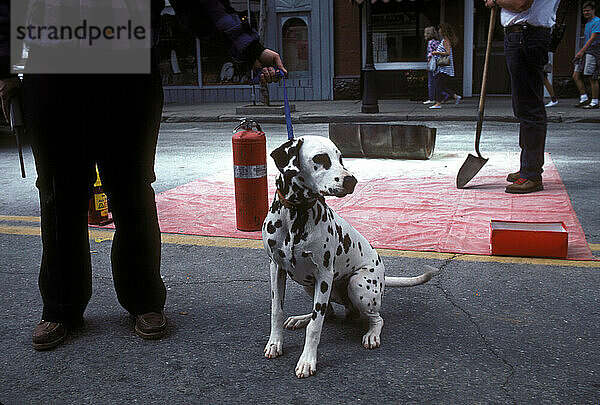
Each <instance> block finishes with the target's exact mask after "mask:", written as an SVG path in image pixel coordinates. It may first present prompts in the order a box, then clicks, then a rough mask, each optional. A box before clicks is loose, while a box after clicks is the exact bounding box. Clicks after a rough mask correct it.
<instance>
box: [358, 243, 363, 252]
mask: <svg viewBox="0 0 600 405" xmlns="http://www.w3.org/2000/svg"><path fill="white" fill-rule="evenodd" d="M358 250H360V251H361V252H362V246H361V245H360V242H358Z"/></svg>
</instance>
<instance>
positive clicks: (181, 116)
mask: <svg viewBox="0 0 600 405" xmlns="http://www.w3.org/2000/svg"><path fill="white" fill-rule="evenodd" d="M546 101H548V100H546ZM576 102H577V100H575V99H560V100H559V104H558V105H557V106H555V107H552V108H548V109H546V113H547V114H548V121H549V122H587V123H590V122H592V123H594V122H600V110H586V109H582V108H575V107H573V106H574V105H575V103H576ZM274 104H281V102H277V103H274ZM292 104H295V106H296V111H295V112H293V113H292V122H293V123H298V124H309V123H328V122H390V121H477V116H478V114H477V109H478V105H479V97H471V98H468V99H463V100H462V101H461V103H460V104H459V105H458V106H455V105H454V104H453V103H447V104H444V105H443V108H442V109H436V110H431V109H429V108H428V106H426V105H423V103H421V102H419V101H410V100H379V103H378V104H379V111H380V112H379V113H377V114H363V113H361V112H360V111H361V106H362V102H361V100H338V101H293V102H292ZM248 105H250V103H249V102H237V103H207V104H167V105H165V107H164V109H163V122H219V121H220V122H235V121H238V120H239V118H241V117H249V118H255V119H256V120H257V121H258V122H260V123H285V117H284V115H283V113H281V114H279V113H278V114H268V115H267V114H260V113H258V112H257V113H256V114H237V113H236V108H237V107H244V106H248ZM485 121H496V122H516V119H515V117H514V115H513V111H512V105H511V100H510V97H508V96H489V97H488V98H487V99H486V105H485Z"/></svg>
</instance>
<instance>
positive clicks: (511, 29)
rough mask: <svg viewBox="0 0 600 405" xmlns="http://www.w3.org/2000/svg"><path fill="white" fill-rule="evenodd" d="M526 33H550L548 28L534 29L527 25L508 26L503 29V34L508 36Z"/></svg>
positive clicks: (534, 27) (532, 26)
mask: <svg viewBox="0 0 600 405" xmlns="http://www.w3.org/2000/svg"><path fill="white" fill-rule="evenodd" d="M526 31H532V32H533V31H538V32H539V31H545V32H550V28H547V27H536V26H534V25H529V24H515V25H509V26H508V27H504V33H505V34H510V33H512V32H526Z"/></svg>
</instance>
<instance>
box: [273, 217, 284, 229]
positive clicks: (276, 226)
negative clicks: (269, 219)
mask: <svg viewBox="0 0 600 405" xmlns="http://www.w3.org/2000/svg"><path fill="white" fill-rule="evenodd" d="M274 225H275V228H281V225H283V223H282V222H281V219H278V220H277V221H275V224H274Z"/></svg>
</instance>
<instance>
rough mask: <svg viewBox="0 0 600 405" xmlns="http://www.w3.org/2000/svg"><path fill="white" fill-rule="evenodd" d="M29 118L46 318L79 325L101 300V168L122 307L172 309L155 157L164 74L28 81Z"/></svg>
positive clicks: (44, 77) (33, 77)
mask: <svg viewBox="0 0 600 405" xmlns="http://www.w3.org/2000/svg"><path fill="white" fill-rule="evenodd" d="M23 88H24V107H25V117H26V122H27V125H28V132H29V134H30V138H31V142H32V149H33V153H34V158H35V164H36V170H37V174H38V179H37V182H36V185H37V188H38V190H39V197H40V211H41V228H42V245H43V252H42V262H41V268H40V275H39V288H40V291H41V295H42V299H43V303H44V309H43V314H42V319H44V320H46V321H54V322H72V321H78V320H80V319H81V317H82V316H83V313H84V311H85V308H86V306H87V303H88V301H89V300H90V297H91V294H92V276H91V275H92V270H91V260H90V247H89V240H88V226H87V212H88V201H89V198H90V197H91V195H92V192H91V191H92V186H93V183H94V181H95V178H96V173H95V164H96V163H97V165H98V168H99V172H100V177H101V180H102V185H103V187H104V191H105V192H106V194H107V196H108V201H109V206H110V208H111V211H112V215H113V218H114V221H115V227H116V232H115V235H114V240H113V244H112V254H111V262H112V271H113V279H114V284H115V289H116V292H117V297H118V300H119V302H120V303H121V305H122V306H123V307H124V308H125V309H126V310H127V311H129V312H130V313H132V314H134V315H137V314H142V313H146V312H154V311H156V312H158V311H161V310H162V309H163V307H164V303H165V298H166V290H165V287H164V284H163V282H162V279H161V277H160V229H159V226H158V219H157V213H156V204H155V195H154V190H153V188H152V186H151V184H152V182H153V181H154V180H155V176H154V156H155V152H156V143H157V138H158V131H159V124H160V118H161V111H162V105H163V93H162V85H161V81H160V76H159V74H158V73H153V74H149V75H26V76H25V78H24V82H23Z"/></svg>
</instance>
